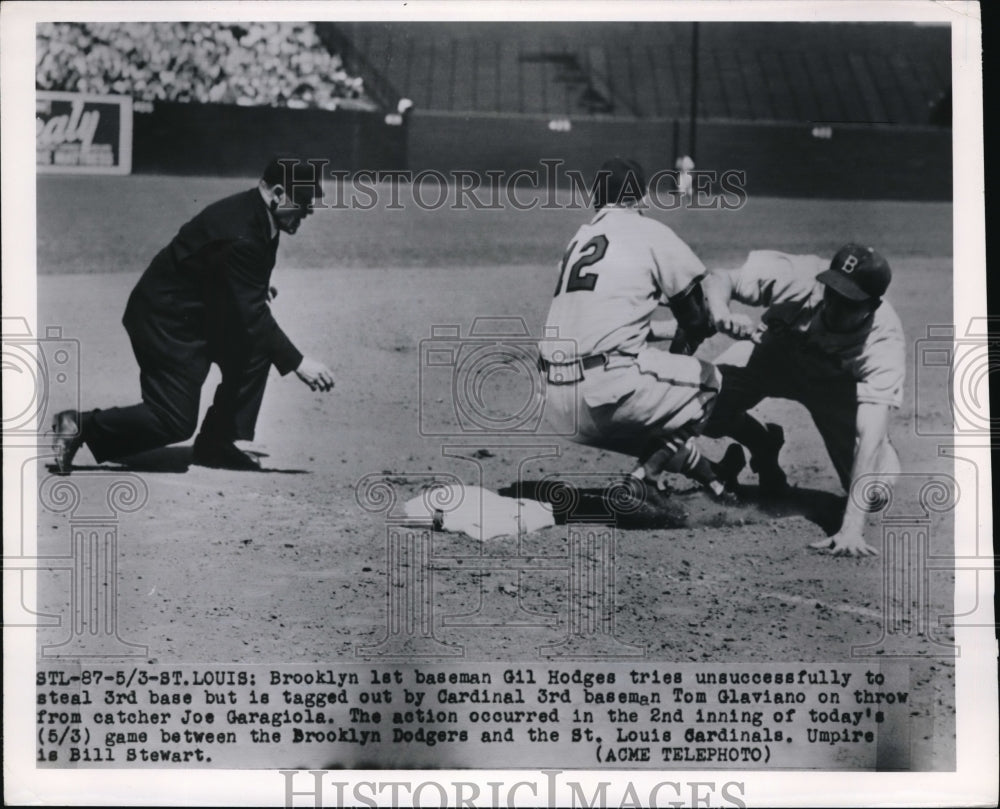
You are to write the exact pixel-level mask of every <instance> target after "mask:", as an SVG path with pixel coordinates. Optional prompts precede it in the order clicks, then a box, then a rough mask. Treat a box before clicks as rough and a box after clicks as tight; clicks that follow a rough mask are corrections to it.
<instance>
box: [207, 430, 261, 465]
mask: <svg viewBox="0 0 1000 809" xmlns="http://www.w3.org/2000/svg"><path fill="white" fill-rule="evenodd" d="M191 461H192V463H195V464H197V465H198V466H209V467H211V468H212V469H234V470H236V471H240V472H259V471H260V462H259V461H258V460H257V459H256V458H254V457H253V456H251V455H248V454H247V453H245V452H244V451H243V450H241V449H240V448H239V447H237V446H236V445H235V444H234V443H232V442H231V441H218V440H216V439H212V438H209V437H207V436H205V435H199V436H198V437H197V438H195V440H194V451H193V453H192V455H191Z"/></svg>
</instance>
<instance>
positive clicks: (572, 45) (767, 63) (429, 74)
mask: <svg viewBox="0 0 1000 809" xmlns="http://www.w3.org/2000/svg"><path fill="white" fill-rule="evenodd" d="M317 30H318V33H319V36H320V37H322V38H323V39H324V41H326V42H328V43H331V44H335V45H336V46H337V49H338V50H341V51H342V52H344V53H345V55H346V54H347V53H351V54H352V55H353V58H354V60H355V64H354V67H355V69H356V70H358V71H359V72H360V73H361V74H362V75H364V76H365V78H366V81H370V82H372V83H375V84H378V85H380V86H381V87H383V88H385V87H387V86H389V87H391V88H393V89H394V92H395V93H396V94H397V95H398V96H403V97H407V98H409V99H411V100H412V101H413V103H414V106H415V109H419V110H427V111H438V112H455V113H466V112H480V113H482V112H496V113H505V114H548V115H565V116H574V117H578V116H581V115H583V116H613V117H628V118H678V117H680V118H683V117H687V116H688V115H689V114H690V109H691V107H690V104H691V87H692V84H693V83H694V82H693V79H694V78H695V76H697V85H698V94H697V115H698V117H699V118H704V119H728V120H744V121H760V122H764V121H812V122H829V123H848V122H864V123H876V124H902V125H923V124H928V123H942V122H943V121H941V120H940V116H941V111H942V110H943V109H944V105H946V104H947V100H948V99H947V88H949V87H950V83H951V65H950V61H949V57H948V54H949V49H948V43H949V33H948V29H947V28H939V27H938V28H935V27H920V26H915V25H909V24H899V23H856V24H843V23H838V24H823V23H758V24H754V23H714V22H713V23H699V24H698V25H697V32H698V33H697V36H698V39H697V44H696V45H695V39H694V30H695V28H694V26H693V25H692V24H691V23H666V24H655V25H654V24H650V23H637V22H629V23H573V24H566V23H554V22H550V23H538V22H532V23H526V22H511V23H431V22H419V23H396V22H391V23H372V22H364V23H338V24H330V23H320V24H318V26H317ZM695 48H697V51H696V52H697V58H696V59H692V53H693V51H694V49H695ZM383 92H384V93H385V94H386V95H390V94H391V92H387V91H386V90H384V89H383ZM935 115H937V118H935ZM949 123H950V121H949Z"/></svg>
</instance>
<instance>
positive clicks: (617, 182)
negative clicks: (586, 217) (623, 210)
mask: <svg viewBox="0 0 1000 809" xmlns="http://www.w3.org/2000/svg"><path fill="white" fill-rule="evenodd" d="M646 188H647V184H646V173H645V172H644V171H643V170H642V166H640V165H639V163H638V162H637V161H635V160H633V159H631V158H626V157H612V158H611V159H610V160H605V161H604V163H603V164H602V165H601V167H600V168H599V169H598V170H597V177H596V178H595V179H594V185H593V189H592V193H593V195H594V207H595V208H597V210H600V209H601V208H604V207H605V206H607V205H623V204H625V203H628V202H633V203H635V202H639V201H640V200H641V199H642V198H643V197H644V196H646Z"/></svg>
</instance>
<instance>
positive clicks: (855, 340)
mask: <svg viewBox="0 0 1000 809" xmlns="http://www.w3.org/2000/svg"><path fill="white" fill-rule="evenodd" d="M891 278H892V274H891V271H890V269H889V265H888V263H887V262H886V260H885V259H884V258H883V257H882V256H881V255H879V254H878V253H877V252H875V251H874V250H873V249H872V248H870V247H863V246H861V245H857V244H847V245H845V246H844V247H842V248H841V249H840V250H838V251H837V254H836V255H835V256H834V257H833V260H832V261H831V262H827V261H824V260H823V259H821V258H819V257H818V256H796V255H787V254H785V253H779V252H776V251H772V250H759V251H754V252H751V253H750V255H749V258H748V259H747V261H746V263H745V264H744V265H743V266H742V267H741V268H739V269H737V270H713V271H712V272H711V273H709V274H708V277H707V279H706V281H705V285H704V286H705V296H706V299H707V303H708V308H709V311H710V312H711V317H712V320H713V323H714V325H715V327H716V328H717V329H718V330H719V331H721V332H724V333H726V334H729V335H730V336H732V337H736V338H746V337H751V339H753V341H754V342H755V343H756V346H755V347H754V349H753V351H752V353H751V354H750V358H749V360H748V361H747V363H746V365H745V367H736V366H732V365H728V364H726V358H725V355H723V356H721V357H719V358H718V359H717V360H716V361H717V363H718V364H719V368H720V370H721V371H722V376H723V384H722V392H721V393H720V395H719V398H718V400H717V402H716V406H715V408H714V410H713V412H712V414H711V418H710V419H709V421H708V423H707V425H706V426H705V434H706V435H709V436H721V435H726V436H730V437H732V438H735V439H736V440H737V441H739V442H740V443H741V444H743V445H744V446H745V447H747V449H749V450H750V466H751V468H752V469H753V470H754V471H756V472H757V474H758V475H759V478H760V484H761V491H762V493H764V494H768V493H770V494H777V493H780V491H781V490H782V489H784V488H785V486H786V485H787V484H786V479H785V475H784V472H783V471H782V470H781V467H780V466H779V464H778V453H779V451H780V449H781V445H782V443H783V441H784V437H783V432H782V431H781V428H780V427H777V425H773V424H769V425H767V426H765V425H763V424H761V423H760V422H759V421H757V420H756V419H754V418H753V417H752V416H750V415H748V414H747V410H748V409H749V408H751V407H754V406H755V405H756V404H757V403H758V402H760V401H761V400H762V399H764V398H767V397H777V398H782V399H791V400H793V401H796V402H800V403H801V404H803V405H805V407H806V408H807V409H808V410H809V413H810V415H811V416H812V418H813V421H814V422H815V423H816V427H817V428H818V429H819V432H820V435H821V436H822V438H823V441H824V442H825V444H826V448H827V451H828V452H829V454H830V459H831V460H832V461H833V465H834V467H835V469H836V471H837V475H838V476H839V477H840V481H841V484H842V485H843V486H844V488H845V489H846V490H847V491H848V492H849V493H850V491H851V486H852V484H853V482H854V481H856V480H857V479H858V478H859V477H860V476H862V475H866V474H876V475H879V476H883V477H884V480H885V482H886V483H887V484H888V485H892V483H893V482H894V480H895V477H896V476H897V475H898V474H899V468H900V467H899V458H898V456H897V455H896V451H895V449H894V448H893V446H892V444H891V442H890V441H889V435H888V424H889V413H890V411H891V410H893V409H895V408H898V407H899V406H900V405H901V404H902V401H903V380H904V376H905V371H904V366H905V360H906V346H905V341H904V338H903V329H902V326H901V325H900V322H899V318H898V317H897V315H896V312H895V311H894V310H893V308H892V306H891V305H890V304H889V302H888V301H886V300H884V299H883V295H885V292H886V290H887V289H888V287H889V282H890V280H891ZM732 300H736V301H740V302H742V303H745V304H749V305H751V306H765V307H767V309H766V311H765V312H764V314H763V316H762V318H761V325H760V327H758V329H757V330H756V331H755V332H754V330H753V327H752V325H751V323H750V319H749V318H748V317H747V316H746V315H740V314H733V313H731V312H730V310H729V302H730V301H732ZM856 499H857V498H855V497H848V500H847V508H846V510H845V512H844V517H843V522H842V524H841V528H840V530H839V531H838V532H837V533H836V534H835V535H834V536H832V537H829V538H827V539H823V540H820V541H819V542H815V543H813V544H812V547H814V548H818V549H826V550H829V551H830V552H832V553H834V554H850V555H852V556H853V555H855V554H860V555H866V554H874V553H876V551H875V549H874V548H872V547H871V546H869V545H867V544H866V543H865V541H864V538H863V536H862V534H863V531H864V521H865V512H866V511H867V510H868V508H866V504H864V503H859V502H856ZM872 505H874V504H872Z"/></svg>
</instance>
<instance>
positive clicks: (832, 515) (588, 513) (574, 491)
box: [497, 479, 845, 534]
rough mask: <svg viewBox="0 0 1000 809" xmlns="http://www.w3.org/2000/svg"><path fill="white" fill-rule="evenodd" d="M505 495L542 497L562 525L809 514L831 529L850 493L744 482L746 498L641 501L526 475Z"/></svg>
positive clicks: (718, 523)
mask: <svg viewBox="0 0 1000 809" xmlns="http://www.w3.org/2000/svg"><path fill="white" fill-rule="evenodd" d="M497 493H498V494H499V495H501V496H502V497H518V498H522V499H525V500H536V501H539V502H542V503H548V504H549V505H550V506H552V513H553V515H554V516H555V519H556V524H557V525H565V524H567V523H570V524H572V523H591V524H593V523H606V524H608V525H614V526H616V527H617V528H622V529H632V530H643V529H647V530H648V529H653V528H684V527H692V526H709V527H719V528H721V527H724V526H729V525H746V524H748V523H758V522H766V521H768V520H773V519H777V518H782V517H796V516H798V517H803V518H805V519H806V520H809V522H812V523H814V524H815V525H818V526H819V527H820V528H821V529H822V530H823V531H825V532H826V533H827V534H833V533H835V532H836V531H837V529H838V528H839V527H840V519H841V516H842V515H843V510H844V504H845V498H844V497H842V496H837V495H835V494H833V493H832V492H825V491H820V490H818V489H800V488H793V489H790V490H789V492H788V494H787V495H785V496H784V497H781V498H767V499H765V498H761V497H760V494H759V492H758V489H757V487H756V486H743V487H740V491H739V496H740V502H739V503H737V504H723V503H718V502H715V501H714V500H712V499H711V498H709V497H708V495H706V494H705V493H704V492H703V491H700V490H697V489H692V490H690V491H687V492H675V493H672V494H670V495H669V497H667V498H665V500H664V501H663V502H660V503H650V502H645V501H644V502H641V503H640V502H637V501H634V500H631V499H624V498H622V497H621V496H620V494H621V491H620V487H619V486H617V485H615V484H613V485H611V486H605V487H591V488H581V487H577V486H573V485H571V484H568V483H564V482H562V481H557V480H551V479H549V480H524V481H519V482H517V483H512V484H511V485H509V486H505V487H504V488H502V489H500V490H499V491H498V492H497Z"/></svg>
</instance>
